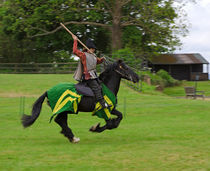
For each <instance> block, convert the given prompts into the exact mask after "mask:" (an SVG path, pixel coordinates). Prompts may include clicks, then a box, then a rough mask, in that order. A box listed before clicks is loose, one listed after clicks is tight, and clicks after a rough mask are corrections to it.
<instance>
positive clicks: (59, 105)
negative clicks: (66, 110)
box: [53, 90, 81, 114]
mask: <svg viewBox="0 0 210 171" xmlns="http://www.w3.org/2000/svg"><path fill="white" fill-rule="evenodd" d="M67 95H69V96H68V97H67V98H65V97H66V96H67ZM64 99H65V100H64ZM77 99H78V103H79V102H80V100H81V96H80V95H78V94H76V93H74V92H72V91H71V90H66V91H65V92H64V93H63V94H62V95H61V96H60V98H59V99H58V101H57V103H56V105H55V107H54V109H53V114H55V113H56V112H58V111H59V110H60V109H62V107H63V106H65V105H66V103H68V102H69V101H70V102H73V107H74V112H75V113H76V112H77V108H78V106H77Z"/></svg>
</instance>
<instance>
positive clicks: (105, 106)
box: [99, 98, 111, 109]
mask: <svg viewBox="0 0 210 171" xmlns="http://www.w3.org/2000/svg"><path fill="white" fill-rule="evenodd" d="M99 103H100V104H101V106H102V109H105V108H109V107H111V105H109V104H108V103H106V102H105V100H104V98H103V99H100V101H99Z"/></svg>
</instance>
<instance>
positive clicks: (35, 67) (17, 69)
mask: <svg viewBox="0 0 210 171" xmlns="http://www.w3.org/2000/svg"><path fill="white" fill-rule="evenodd" d="M108 60H109V61H110V62H113V61H114V60H113V59H110V58H108ZM77 63H78V62H70V63H0V74H70V73H74V72H75V70H76V68H77ZM132 69H133V70H134V71H135V72H137V73H140V72H139V71H138V70H137V69H135V68H132ZM103 70H104V65H99V66H98V67H97V71H98V72H102V71H103ZM139 77H140V78H141V75H139ZM124 82H125V83H126V84H127V85H128V86H129V87H131V88H133V89H135V90H136V91H141V90H142V82H141V80H140V83H137V84H134V83H132V82H130V81H126V80H124Z"/></svg>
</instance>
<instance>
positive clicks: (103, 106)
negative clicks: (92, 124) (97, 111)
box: [101, 103, 112, 109]
mask: <svg viewBox="0 0 210 171" xmlns="http://www.w3.org/2000/svg"><path fill="white" fill-rule="evenodd" d="M101 106H102V109H105V108H110V107H112V105H109V104H108V103H104V105H101Z"/></svg>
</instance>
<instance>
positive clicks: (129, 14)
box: [0, 0, 193, 63]
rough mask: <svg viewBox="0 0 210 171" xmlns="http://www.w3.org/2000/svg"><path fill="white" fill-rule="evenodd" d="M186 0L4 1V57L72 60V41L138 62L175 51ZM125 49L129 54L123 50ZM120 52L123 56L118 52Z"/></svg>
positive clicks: (0, 42) (183, 29)
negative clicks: (88, 43) (89, 43)
mask: <svg viewBox="0 0 210 171" xmlns="http://www.w3.org/2000/svg"><path fill="white" fill-rule="evenodd" d="M189 2H193V0H191V1H189V0H188V1H187V0H186V1H185V0H182V1H181V0H80V1H78V0H1V1H0V62H19V63H25V62H69V61H71V60H73V59H71V58H70V56H71V52H72V45H73V40H72V38H71V36H70V35H69V34H68V33H67V32H66V31H65V30H64V29H62V27H61V26H60V23H64V24H65V25H66V26H67V27H68V28H69V29H70V30H71V31H72V32H73V33H75V34H76V35H77V36H78V37H79V39H80V40H81V41H83V42H85V41H86V40H87V38H92V39H93V40H94V42H95V44H96V46H97V48H98V52H99V54H98V55H100V53H103V54H115V55H116V56H117V57H122V58H124V59H125V60H127V61H138V60H141V59H142V58H149V57H151V56H153V55H156V54H159V53H167V52H172V51H174V50H175V49H176V47H179V46H180V45H181V42H180V36H184V35H186V33H187V32H188V30H187V28H188V24H187V22H186V20H185V18H184V16H185V11H184V5H186V3H189ZM123 54H125V55H123ZM119 55H121V56H119Z"/></svg>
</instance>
